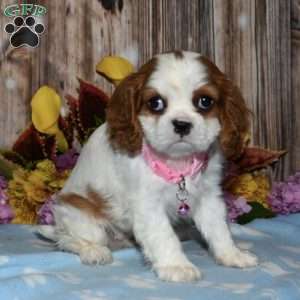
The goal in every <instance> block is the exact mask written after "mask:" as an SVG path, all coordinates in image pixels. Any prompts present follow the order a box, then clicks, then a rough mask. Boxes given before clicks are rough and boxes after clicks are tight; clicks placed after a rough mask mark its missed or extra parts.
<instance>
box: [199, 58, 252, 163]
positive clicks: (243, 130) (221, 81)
mask: <svg viewBox="0 0 300 300" xmlns="http://www.w3.org/2000/svg"><path fill="white" fill-rule="evenodd" d="M199 60H200V62H201V63H202V64H203V65H205V66H206V68H207V72H208V79H209V82H210V83H211V84H213V85H214V86H216V87H217V89H218V90H219V100H218V102H217V108H218V118H219V120H220V123H221V126H222V129H221V134H220V144H221V147H222V150H223V152H224V154H225V156H226V158H228V159H236V158H238V157H239V156H240V155H241V153H242V151H243V147H244V138H245V135H246V134H247V132H248V131H249V126H250V121H249V119H250V111H249V110H248V108H247V107H246V104H245V101H244V99H243V97H242V95H241V92H240V90H239V89H238V88H237V87H236V86H235V85H234V84H233V83H232V81H230V80H229V79H227V78H226V76H225V75H224V74H223V73H222V72H221V71H220V70H219V69H218V68H217V67H216V66H215V65H214V64H213V63H212V62H211V61H210V60H209V59H208V58H206V57H203V56H201V57H200V58H199Z"/></svg>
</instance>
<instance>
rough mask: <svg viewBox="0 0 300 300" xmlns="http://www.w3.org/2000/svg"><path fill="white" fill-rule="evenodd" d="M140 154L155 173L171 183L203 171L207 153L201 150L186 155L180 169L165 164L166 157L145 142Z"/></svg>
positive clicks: (206, 161)
mask: <svg viewBox="0 0 300 300" xmlns="http://www.w3.org/2000/svg"><path fill="white" fill-rule="evenodd" d="M142 155H143V158H144V160H145V162H146V163H147V165H148V166H149V167H150V168H151V169H152V171H153V172H154V173H155V174H156V175H158V176H159V177H162V178H163V179H165V180H166V181H167V182H172V183H179V182H180V181H181V180H182V177H186V176H191V177H193V176H195V175H196V174H198V173H199V172H200V171H204V170H205V169H206V167H207V163H208V154H207V153H206V152H203V153H198V154H193V155H191V156H189V157H187V158H186V161H185V162H184V166H183V167H182V168H181V169H179V168H178V169H177V168H172V167H171V166H169V165H168V164H167V159H166V158H163V157H161V156H159V155H158V154H157V153H156V152H155V150H153V149H152V148H151V147H150V146H149V145H147V144H146V143H144V144H143V148H142Z"/></svg>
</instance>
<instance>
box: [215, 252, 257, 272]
mask: <svg viewBox="0 0 300 300" xmlns="http://www.w3.org/2000/svg"><path fill="white" fill-rule="evenodd" d="M216 260H217V262H218V263H220V264H222V265H224V266H227V267H237V268H249V267H256V266H257V265H258V259H257V257H256V256H255V255H254V254H252V253H250V252H248V251H241V250H240V249H238V248H236V249H234V250H232V251H228V252H224V253H223V254H222V256H218V257H216Z"/></svg>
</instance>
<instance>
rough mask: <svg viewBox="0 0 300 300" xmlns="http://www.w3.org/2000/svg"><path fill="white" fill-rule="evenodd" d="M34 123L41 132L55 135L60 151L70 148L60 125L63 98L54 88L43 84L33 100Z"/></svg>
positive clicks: (32, 116)
mask: <svg viewBox="0 0 300 300" xmlns="http://www.w3.org/2000/svg"><path fill="white" fill-rule="evenodd" d="M31 109H32V115H31V118H32V123H33V125H34V127H35V128H36V129H37V130H38V131H39V132H41V133H46V134H49V135H55V137H56V142H57V147H58V149H59V150H60V151H63V152H64V151H66V150H67V149H68V143H67V141H66V139H65V137H64V134H63V133H62V132H61V130H60V129H59V127H58V119H59V115H60V109H61V99H60V97H59V95H58V94H57V93H56V92H55V90H54V89H52V88H50V87H48V86H46V85H45V86H42V87H41V88H39V89H38V91H37V92H36V93H35V94H34V96H33V97H32V100H31Z"/></svg>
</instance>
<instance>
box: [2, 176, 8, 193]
mask: <svg viewBox="0 0 300 300" xmlns="http://www.w3.org/2000/svg"><path fill="white" fill-rule="evenodd" d="M6 188H7V181H6V179H5V178H4V177H3V176H1V175H0V190H5V189H6Z"/></svg>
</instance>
